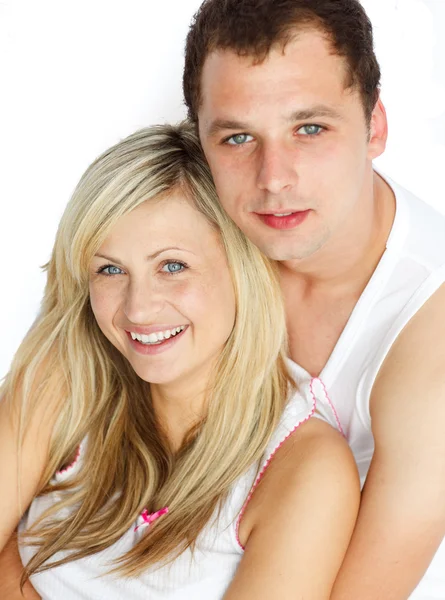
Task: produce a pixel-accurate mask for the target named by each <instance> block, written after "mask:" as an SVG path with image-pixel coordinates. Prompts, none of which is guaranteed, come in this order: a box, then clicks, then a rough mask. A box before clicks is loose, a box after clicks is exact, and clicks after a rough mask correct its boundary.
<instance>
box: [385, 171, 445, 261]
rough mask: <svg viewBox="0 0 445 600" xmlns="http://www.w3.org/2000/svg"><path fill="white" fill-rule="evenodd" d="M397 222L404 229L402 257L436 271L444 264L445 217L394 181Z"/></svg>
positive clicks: (390, 183) (392, 186) (389, 182)
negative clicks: (404, 256)
mask: <svg viewBox="0 0 445 600" xmlns="http://www.w3.org/2000/svg"><path fill="white" fill-rule="evenodd" d="M387 182H388V184H389V185H390V187H391V188H392V190H393V192H394V195H395V197H396V206H397V212H396V221H395V224H397V226H398V227H399V228H403V229H404V230H405V235H404V243H403V247H402V248H401V250H402V252H403V254H405V255H407V256H408V257H410V258H411V259H413V260H415V261H417V262H419V263H421V264H422V265H423V266H425V267H427V268H429V269H430V270H432V271H434V270H436V269H437V268H440V267H442V266H444V265H445V214H442V213H441V212H439V211H438V210H436V209H435V208H434V207H433V206H431V205H430V204H428V203H427V202H425V201H424V200H422V199H420V198H419V197H417V196H416V195H415V194H413V193H412V192H410V191H408V190H407V189H405V188H404V187H403V186H401V185H400V184H398V183H395V182H394V181H392V180H387Z"/></svg>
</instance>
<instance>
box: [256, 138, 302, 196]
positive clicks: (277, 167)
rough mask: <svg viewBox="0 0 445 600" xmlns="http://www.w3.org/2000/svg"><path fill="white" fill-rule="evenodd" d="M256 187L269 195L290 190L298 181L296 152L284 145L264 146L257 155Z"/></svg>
mask: <svg viewBox="0 0 445 600" xmlns="http://www.w3.org/2000/svg"><path fill="white" fill-rule="evenodd" d="M258 160H259V168H258V176H257V186H258V188H259V189H260V190H264V191H266V192H269V193H270V194H279V193H280V192H282V191H283V190H285V189H290V188H292V187H293V186H294V185H295V184H296V183H297V180H298V176H297V170H296V167H297V165H296V152H295V149H294V148H289V147H287V146H286V145H285V144H283V143H281V144H278V143H274V144H264V145H263V147H262V149H261V153H260V155H259V159H258Z"/></svg>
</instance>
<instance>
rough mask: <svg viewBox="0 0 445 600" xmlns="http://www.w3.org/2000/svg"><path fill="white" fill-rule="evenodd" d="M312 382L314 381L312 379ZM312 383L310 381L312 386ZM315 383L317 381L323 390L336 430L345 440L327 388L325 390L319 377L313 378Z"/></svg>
mask: <svg viewBox="0 0 445 600" xmlns="http://www.w3.org/2000/svg"><path fill="white" fill-rule="evenodd" d="M312 381H314V379H313V380H312ZM312 381H311V385H312ZM315 381H319V382H320V384H321V387H322V388H323V391H324V395H325V396H326V400H327V401H328V404H329V407H330V409H331V410H332V413H333V415H334V418H335V421H336V423H337V427H338V430H339V432H340V433H341V434H342V436H343V437H344V438H346V435H345V432H344V431H343V427H342V426H341V422H340V418H339V416H338V414H337V411H336V410H335V406H334V403H333V402H332V400H331V399H330V397H329V394H328V390H327V388H326V386H325V384H324V381H323V380H322V379H320V377H315ZM311 391H312V390H311Z"/></svg>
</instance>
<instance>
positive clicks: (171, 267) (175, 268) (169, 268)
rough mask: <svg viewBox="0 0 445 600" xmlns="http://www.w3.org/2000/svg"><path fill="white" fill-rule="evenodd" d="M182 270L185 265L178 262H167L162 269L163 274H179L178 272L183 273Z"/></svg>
mask: <svg viewBox="0 0 445 600" xmlns="http://www.w3.org/2000/svg"><path fill="white" fill-rule="evenodd" d="M184 268H185V265H183V264H182V263H180V262H169V263H166V264H165V265H164V266H163V267H162V270H163V271H164V272H165V273H179V272H180V271H183V270H184Z"/></svg>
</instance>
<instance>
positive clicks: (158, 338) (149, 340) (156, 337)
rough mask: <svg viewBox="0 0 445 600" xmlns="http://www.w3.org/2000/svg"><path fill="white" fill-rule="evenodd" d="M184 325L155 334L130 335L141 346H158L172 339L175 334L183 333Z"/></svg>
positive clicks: (131, 333)
mask: <svg viewBox="0 0 445 600" xmlns="http://www.w3.org/2000/svg"><path fill="white" fill-rule="evenodd" d="M184 329H185V325H181V326H180V327H175V328H174V329H167V330H166V331H156V333H149V334H148V335H145V334H144V333H134V332H133V331H130V335H131V337H132V339H133V340H138V342H141V344H159V342H162V341H164V340H168V339H169V338H171V337H174V336H175V335H176V334H178V333H180V332H181V331H184Z"/></svg>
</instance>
